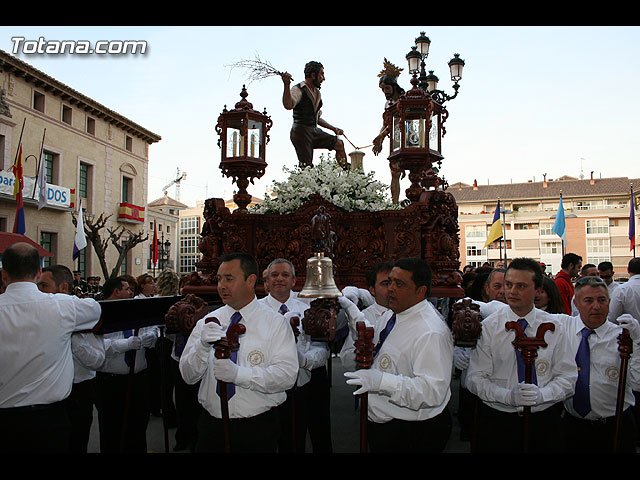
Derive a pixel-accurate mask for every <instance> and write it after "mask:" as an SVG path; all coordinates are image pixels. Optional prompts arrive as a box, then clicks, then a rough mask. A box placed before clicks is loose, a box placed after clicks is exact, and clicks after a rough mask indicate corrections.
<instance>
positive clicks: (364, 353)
mask: <svg viewBox="0 0 640 480" xmlns="http://www.w3.org/2000/svg"><path fill="white" fill-rule="evenodd" d="M356 332H357V333H358V339H357V340H356V341H355V353H356V363H357V365H358V369H369V368H371V365H372V364H373V333H374V330H373V327H367V326H366V325H365V323H364V322H362V321H359V322H356ZM359 396H360V453H367V451H368V447H367V414H368V411H369V402H368V400H369V397H368V394H367V392H364V393H361V394H360V395H359Z"/></svg>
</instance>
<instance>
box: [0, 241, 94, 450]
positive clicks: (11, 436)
mask: <svg viewBox="0 0 640 480" xmlns="http://www.w3.org/2000/svg"><path fill="white" fill-rule="evenodd" d="M40 273H41V270H40V256H39V254H38V251H37V250H36V249H35V248H34V247H33V246H31V245H29V244H27V243H16V244H13V245H11V246H9V247H8V248H7V249H6V250H5V251H4V253H3V255H2V280H3V282H4V284H5V285H6V291H5V292H4V293H3V294H2V295H0V365H1V366H2V367H1V368H0V431H1V432H2V435H0V451H2V452H3V453H7V452H20V453H34V452H43V453H44V452H47V453H52V452H68V451H69V433H70V425H69V418H68V415H67V411H66V408H65V404H64V400H65V399H66V398H67V397H68V396H69V394H70V393H71V389H72V385H73V358H72V352H71V336H72V334H73V333H74V332H79V331H85V330H91V329H93V328H94V327H95V325H96V324H97V323H98V321H99V318H100V311H101V310H100V305H99V304H98V303H97V302H96V301H95V300H93V299H91V298H83V299H81V298H78V297H76V296H73V295H60V294H48V293H43V292H40V291H39V290H38V287H37V285H36V281H37V279H38V278H39V276H40Z"/></svg>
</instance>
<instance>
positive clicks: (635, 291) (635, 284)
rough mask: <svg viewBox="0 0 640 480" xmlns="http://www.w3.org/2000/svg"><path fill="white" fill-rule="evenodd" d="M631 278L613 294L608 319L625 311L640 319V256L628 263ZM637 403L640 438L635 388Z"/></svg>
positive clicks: (638, 395)
mask: <svg viewBox="0 0 640 480" xmlns="http://www.w3.org/2000/svg"><path fill="white" fill-rule="evenodd" d="M627 273H628V274H629V280H628V281H626V282H625V283H621V284H620V286H619V287H618V288H616V289H615V290H614V291H613V293H612V294H611V303H610V304H609V317H608V320H609V321H611V322H615V319H616V318H618V317H619V316H620V315H622V314H623V313H628V314H629V315H631V316H632V317H633V318H636V319H638V320H640V258H638V257H636V258H632V259H631V260H629V263H628V265H627ZM633 394H634V395H635V397H636V404H635V405H634V407H633V412H634V416H635V419H636V425H637V426H638V438H640V391H638V390H636V389H634V392H633Z"/></svg>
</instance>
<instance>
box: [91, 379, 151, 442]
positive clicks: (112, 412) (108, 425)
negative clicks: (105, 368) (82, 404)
mask: <svg viewBox="0 0 640 480" xmlns="http://www.w3.org/2000/svg"><path fill="white" fill-rule="evenodd" d="M129 388H130V390H129ZM96 407H97V409H98V424H99V427H100V452H101V453H147V425H148V423H149V415H150V410H151V405H150V398H149V377H148V375H147V372H146V371H144V370H143V371H142V372H140V373H137V374H135V375H133V376H132V377H131V378H130V376H129V375H112V374H109V373H103V372H97V375H96Z"/></svg>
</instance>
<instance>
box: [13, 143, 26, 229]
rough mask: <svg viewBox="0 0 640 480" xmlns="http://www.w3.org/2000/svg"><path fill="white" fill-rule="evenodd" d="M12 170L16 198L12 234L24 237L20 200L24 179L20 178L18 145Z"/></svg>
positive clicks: (21, 203) (21, 200)
mask: <svg viewBox="0 0 640 480" xmlns="http://www.w3.org/2000/svg"><path fill="white" fill-rule="evenodd" d="M12 169H13V176H14V181H13V196H14V197H16V218H15V221H14V222H13V233H20V234H22V235H24V233H25V232H26V231H27V226H26V223H25V220H24V203H23V199H22V188H23V186H24V179H23V177H22V144H20V148H19V150H18V158H17V160H16V163H15V164H14V165H13V167H12Z"/></svg>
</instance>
